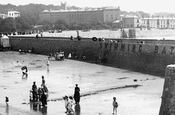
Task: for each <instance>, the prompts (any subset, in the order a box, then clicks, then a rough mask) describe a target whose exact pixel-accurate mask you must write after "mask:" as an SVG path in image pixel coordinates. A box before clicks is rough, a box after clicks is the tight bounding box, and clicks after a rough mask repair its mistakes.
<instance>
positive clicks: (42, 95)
mask: <svg viewBox="0 0 175 115" xmlns="http://www.w3.org/2000/svg"><path fill="white" fill-rule="evenodd" d="M41 78H42V84H41V87H40V88H37V85H36V82H35V81H34V82H33V85H32V90H31V92H32V96H31V97H32V98H31V99H30V100H31V101H33V102H37V101H40V102H41V103H42V105H43V106H45V105H47V98H48V89H47V87H46V85H45V79H44V76H42V77H41Z"/></svg>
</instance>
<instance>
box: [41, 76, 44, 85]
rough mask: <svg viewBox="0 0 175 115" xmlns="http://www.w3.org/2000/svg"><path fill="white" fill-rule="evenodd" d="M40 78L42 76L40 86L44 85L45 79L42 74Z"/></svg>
mask: <svg viewBox="0 0 175 115" xmlns="http://www.w3.org/2000/svg"><path fill="white" fill-rule="evenodd" d="M41 78H42V84H41V86H44V85H45V79H44V76H42V77H41Z"/></svg>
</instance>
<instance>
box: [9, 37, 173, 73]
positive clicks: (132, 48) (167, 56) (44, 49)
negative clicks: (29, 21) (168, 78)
mask: <svg viewBox="0 0 175 115" xmlns="http://www.w3.org/2000/svg"><path fill="white" fill-rule="evenodd" d="M140 41H143V40H133V42H132V40H129V39H128V40H126V39H125V40H123V41H121V40H120V41H118V42H109V41H106V42H98V41H96V42H94V41H92V40H91V39H90V40H81V41H78V40H70V39H61V40H58V39H51V38H46V37H45V38H39V39H35V38H32V37H25V38H24V37H11V38H10V43H11V45H12V50H14V51H18V50H19V49H23V50H31V49H33V53H36V54H44V55H49V53H54V52H58V51H59V50H62V51H64V52H65V56H66V57H67V56H68V54H69V53H72V52H74V54H75V55H76V56H77V59H78V60H83V56H86V59H85V60H84V61H90V62H94V63H99V64H105V65H109V66H114V67H120V68H124V69H129V70H133V71H139V72H144V73H149V74H155V75H160V76H164V75H165V68H166V66H167V65H169V64H173V63H175V45H174V44H173V42H172V41H156V40H155V41H154V40H152V42H150V41H149V40H145V41H144V42H140ZM169 43H170V44H169Z"/></svg>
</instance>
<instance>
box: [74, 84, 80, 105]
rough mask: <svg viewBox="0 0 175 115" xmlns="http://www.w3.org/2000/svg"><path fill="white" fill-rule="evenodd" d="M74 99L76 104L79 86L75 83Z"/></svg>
mask: <svg viewBox="0 0 175 115" xmlns="http://www.w3.org/2000/svg"><path fill="white" fill-rule="evenodd" d="M74 100H75V103H76V104H78V103H79V102H80V88H79V87H78V84H75V91H74Z"/></svg>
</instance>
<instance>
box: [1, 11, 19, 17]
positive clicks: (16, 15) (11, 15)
mask: <svg viewBox="0 0 175 115" xmlns="http://www.w3.org/2000/svg"><path fill="white" fill-rule="evenodd" d="M9 17H11V18H14V19H15V18H17V17H20V12H17V11H8V12H7V14H0V18H2V19H5V18H9Z"/></svg>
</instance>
